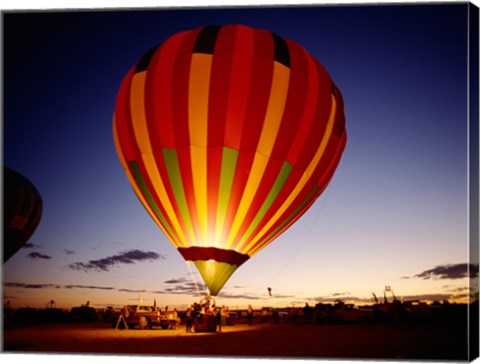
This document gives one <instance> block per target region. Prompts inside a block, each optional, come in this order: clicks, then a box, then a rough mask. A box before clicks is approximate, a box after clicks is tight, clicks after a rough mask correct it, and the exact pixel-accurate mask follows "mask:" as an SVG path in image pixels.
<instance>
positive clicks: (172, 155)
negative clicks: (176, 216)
mask: <svg viewBox="0 0 480 364" xmlns="http://www.w3.org/2000/svg"><path fill="white" fill-rule="evenodd" d="M162 152H163V159H164V161H165V165H166V167H167V173H168V179H169V180H170V185H171V186H172V189H173V194H174V196H175V200H176V202H177V205H178V208H179V210H180V214H181V215H182V219H183V221H184V223H185V226H186V228H187V231H188V232H189V233H190V236H191V237H192V238H193V237H195V233H194V232H193V226H192V221H191V220H190V210H189V209H188V204H187V199H186V197H185V191H184V189H183V181H182V175H181V173H180V164H179V162H178V156H177V151H176V150H175V149H172V148H164V149H162Z"/></svg>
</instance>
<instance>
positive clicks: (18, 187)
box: [3, 168, 43, 263]
mask: <svg viewBox="0 0 480 364" xmlns="http://www.w3.org/2000/svg"><path fill="white" fill-rule="evenodd" d="M3 199H4V200H3V229H4V230H3V262H4V263H5V262H6V261H7V260H8V259H10V258H11V257H12V256H13V255H14V254H15V253H16V252H17V251H18V250H19V249H20V248H21V247H22V246H23V245H25V243H26V242H27V241H28V239H30V237H31V236H32V234H33V232H34V231H35V229H36V228H37V226H38V224H39V222H40V219H41V217H42V208H43V207H42V206H43V205H42V198H41V197H40V194H39V192H38V191H37V189H36V188H35V186H34V185H33V184H32V182H30V181H29V180H28V179H27V178H26V177H24V176H23V175H21V174H20V173H18V172H15V171H13V170H11V169H9V168H4V169H3Z"/></svg>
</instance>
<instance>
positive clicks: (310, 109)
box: [286, 51, 318, 166]
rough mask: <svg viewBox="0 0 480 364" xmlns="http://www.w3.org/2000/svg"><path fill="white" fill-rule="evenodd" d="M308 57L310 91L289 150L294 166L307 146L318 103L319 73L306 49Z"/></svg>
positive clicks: (308, 84) (289, 156) (288, 155)
mask: <svg viewBox="0 0 480 364" xmlns="http://www.w3.org/2000/svg"><path fill="white" fill-rule="evenodd" d="M304 53H305V56H306V58H307V72H308V83H307V87H308V92H307V95H306V100H305V106H304V109H303V113H299V115H298V116H299V118H300V120H299V127H298V130H297V133H296V135H295V138H294V140H295V142H294V143H293V144H292V146H291V148H290V150H289V151H288V154H287V157H286V160H287V162H289V163H290V164H291V165H292V166H296V164H297V161H298V158H299V156H300V154H301V152H302V149H303V148H304V146H305V143H306V140H307V138H308V136H309V134H310V129H311V126H312V123H313V122H314V115H315V110H316V109H317V107H318V105H317V102H318V75H317V68H316V67H315V63H314V61H313V59H312V57H310V56H309V55H308V54H306V52H305V51H304Z"/></svg>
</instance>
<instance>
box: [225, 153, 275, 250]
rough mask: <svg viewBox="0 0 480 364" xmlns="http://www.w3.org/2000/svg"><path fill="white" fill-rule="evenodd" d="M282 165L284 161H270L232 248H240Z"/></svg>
mask: <svg viewBox="0 0 480 364" xmlns="http://www.w3.org/2000/svg"><path fill="white" fill-rule="evenodd" d="M282 165H283V161H281V160H278V159H270V160H269V161H268V164H267V167H266V169H265V173H264V175H263V177H262V180H261V181H260V183H259V186H258V189H257V191H256V192H255V197H254V198H253V200H252V203H251V205H250V207H249V208H248V211H247V214H246V215H245V218H244V220H243V221H242V225H240V229H239V230H238V233H237V235H236V236H235V239H234V240H233V243H232V247H236V248H239V247H237V243H238V242H239V241H240V240H241V238H242V237H243V234H244V233H245V232H246V231H247V229H248V228H249V227H250V225H251V224H252V222H253V220H254V219H255V216H256V215H257V212H258V211H259V210H260V208H261V207H262V205H263V203H264V202H265V200H266V198H267V196H268V194H269V192H270V190H271V188H272V186H273V184H274V183H275V181H276V179H277V177H278V175H279V173H280V170H281V169H282ZM261 225H262V224H259V226H261ZM247 243H248V241H247Z"/></svg>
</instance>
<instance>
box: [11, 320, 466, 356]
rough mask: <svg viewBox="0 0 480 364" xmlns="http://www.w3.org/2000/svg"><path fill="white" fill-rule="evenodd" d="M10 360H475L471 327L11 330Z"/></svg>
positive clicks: (78, 325)
mask: <svg viewBox="0 0 480 364" xmlns="http://www.w3.org/2000/svg"><path fill="white" fill-rule="evenodd" d="M3 351H4V352H5V353H57V354H62V353H69V354H72V353H81V354H92V353H94V354H99V353H100V354H109V355H110V354H111V355H123V354H128V355H141V354H148V355H160V356H168V355H174V356H190V357H191V356H201V357H202V356H209V357H212V356H220V357H244V358H245V357H247V358H248V357H255V358H264V357H272V358H298V359H304V358H315V359H328V358H331V359H333V358H341V359H357V358H359V359H393V360H402V359H410V360H439V361H447V360H455V361H460V360H462V361H463V360H467V330H466V327H463V326H459V325H458V326H452V325H446V326H441V325H439V324H435V325H433V324H428V325H427V324H425V325H360V324H358V325H314V324H308V325H307V324H306V325H292V324H288V323H284V324H277V325H275V324H258V325H253V326H248V325H246V324H238V325H234V326H228V327H224V328H222V332H216V333H188V334H187V333H186V332H185V328H184V326H180V327H179V328H178V329H177V330H161V329H154V330H116V329H113V328H111V327H110V326H108V325H106V324H99V323H75V324H72V323H69V324H65V323H61V324H48V325H32V326H24V327H10V328H6V329H5V330H4V331H3Z"/></svg>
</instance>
